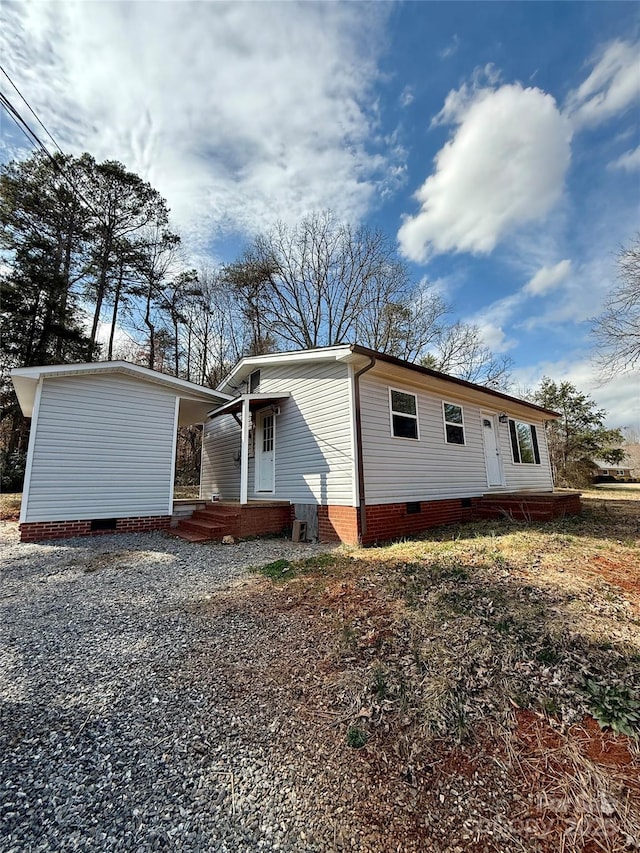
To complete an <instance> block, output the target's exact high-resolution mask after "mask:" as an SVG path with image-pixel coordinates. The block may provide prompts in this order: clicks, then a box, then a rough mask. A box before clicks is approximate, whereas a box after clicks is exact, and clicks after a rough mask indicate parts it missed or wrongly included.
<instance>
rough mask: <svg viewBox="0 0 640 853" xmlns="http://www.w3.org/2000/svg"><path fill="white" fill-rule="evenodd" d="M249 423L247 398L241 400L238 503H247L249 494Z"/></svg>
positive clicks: (249, 415) (249, 413) (249, 412)
mask: <svg viewBox="0 0 640 853" xmlns="http://www.w3.org/2000/svg"><path fill="white" fill-rule="evenodd" d="M250 424H251V411H250V410H249V398H248V397H244V398H243V400H242V447H241V450H240V503H241V504H246V503H248V494H249V425H250Z"/></svg>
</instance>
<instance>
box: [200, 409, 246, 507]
mask: <svg viewBox="0 0 640 853" xmlns="http://www.w3.org/2000/svg"><path fill="white" fill-rule="evenodd" d="M241 438H242V436H241V432H240V426H239V424H238V423H237V421H236V420H235V418H234V417H233V416H232V415H221V416H220V417H219V418H214V420H212V421H209V422H208V423H206V424H205V426H204V434H203V437H202V465H201V469H200V497H201V498H206V499H207V500H210V499H211V495H220V496H221V497H222V498H224V499H225V500H229V501H233V500H235V501H237V500H239V499H240V448H241Z"/></svg>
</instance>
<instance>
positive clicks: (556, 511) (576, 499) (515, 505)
mask: <svg viewBox="0 0 640 853" xmlns="http://www.w3.org/2000/svg"><path fill="white" fill-rule="evenodd" d="M581 512H582V501H581V500H580V495H579V494H577V493H576V494H568V495H563V494H558V493H557V492H556V493H554V494H549V495H531V496H527V495H504V496H500V495H487V496H485V497H484V498H483V500H482V503H481V504H480V506H479V507H478V511H477V514H476V518H505V517H510V518H514V519H516V520H517V521H552V520H553V519H554V518H563V517H564V516H567V515H580V513H581Z"/></svg>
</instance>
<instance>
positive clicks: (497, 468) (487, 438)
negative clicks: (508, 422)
mask: <svg viewBox="0 0 640 853" xmlns="http://www.w3.org/2000/svg"><path fill="white" fill-rule="evenodd" d="M480 417H481V418H482V436H483V439H484V455H485V459H486V461H487V484H488V485H489V486H502V485H503V483H504V477H503V473H502V457H501V455H500V441H499V439H498V430H497V425H498V422H497V420H496V416H495V415H488V414H486V413H485V412H481V414H480Z"/></svg>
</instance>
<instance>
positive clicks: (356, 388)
mask: <svg viewBox="0 0 640 853" xmlns="http://www.w3.org/2000/svg"><path fill="white" fill-rule="evenodd" d="M375 363H376V357H375V355H373V354H371V355H369V364H366V365H365V366H364V367H362V368H360V370H358V371H357V373H354V374H353V403H354V410H355V411H354V415H355V421H356V456H357V459H358V514H359V520H360V524H359V525H358V526H359V528H360V535H359V539H360V541H361V542H362V539H363V538H364V536H365V534H366V532H367V507H366V503H365V489H364V459H363V456H362V416H361V413H360V377H361V376H363V375H364V374H365V373H366V372H367V371H368V370H371V368H372V367H373V366H374V365H375Z"/></svg>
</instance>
